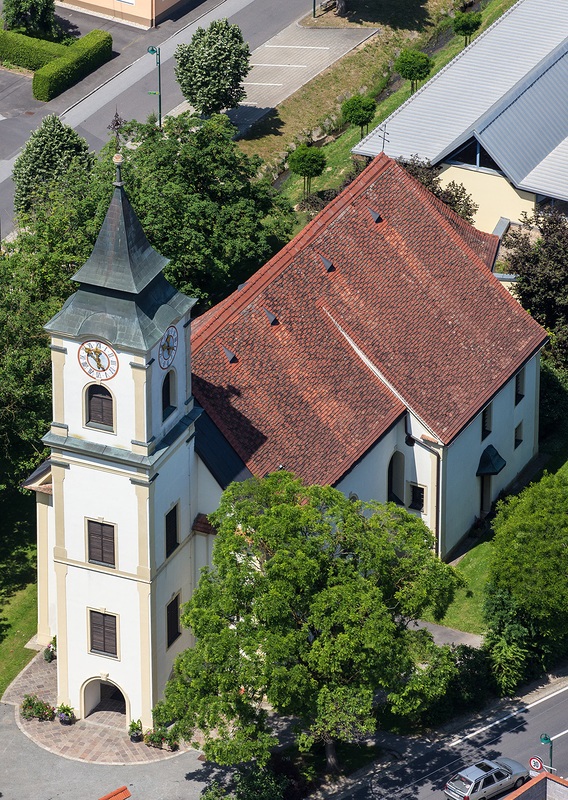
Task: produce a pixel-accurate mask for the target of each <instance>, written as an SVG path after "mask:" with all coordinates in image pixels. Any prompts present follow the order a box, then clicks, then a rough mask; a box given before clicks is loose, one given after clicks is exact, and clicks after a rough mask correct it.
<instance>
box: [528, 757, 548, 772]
mask: <svg viewBox="0 0 568 800" xmlns="http://www.w3.org/2000/svg"><path fill="white" fill-rule="evenodd" d="M529 766H530V768H531V769H532V770H534V771H535V772H542V770H543V769H544V764H543V763H542V758H539V757H538V756H531V758H530V759H529Z"/></svg>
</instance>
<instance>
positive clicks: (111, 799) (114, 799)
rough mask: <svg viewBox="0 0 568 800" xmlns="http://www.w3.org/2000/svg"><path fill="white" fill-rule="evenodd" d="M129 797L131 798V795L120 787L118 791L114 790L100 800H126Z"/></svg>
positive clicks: (124, 787)
mask: <svg viewBox="0 0 568 800" xmlns="http://www.w3.org/2000/svg"><path fill="white" fill-rule="evenodd" d="M129 797H132V795H131V794H130V792H129V791H128V789H127V788H126V786H121V787H120V789H115V790H114V792H110V793H109V794H105V796H104V797H101V798H100V800H128V798H129Z"/></svg>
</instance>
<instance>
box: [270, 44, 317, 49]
mask: <svg viewBox="0 0 568 800" xmlns="http://www.w3.org/2000/svg"><path fill="white" fill-rule="evenodd" d="M264 46H265V47H282V48H288V49H291V50H331V48H330V47H316V46H315V45H311V44H265V45H264Z"/></svg>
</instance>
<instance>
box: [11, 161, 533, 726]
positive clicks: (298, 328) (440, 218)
mask: <svg viewBox="0 0 568 800" xmlns="http://www.w3.org/2000/svg"><path fill="white" fill-rule="evenodd" d="M114 159H115V163H116V166H117V174H116V180H115V182H114V191H113V196H112V199H111V202H110V205H109V209H108V212H107V214H106V217H105V220H104V223H103V225H102V227H101V230H100V232H99V236H98V238H97V242H96V244H95V247H94V248H93V252H92V254H91V256H90V257H89V259H88V260H87V262H86V263H85V264H84V265H83V266H82V267H81V268H80V269H79V270H78V272H77V273H76V274H75V276H74V280H75V281H77V283H78V288H77V291H76V292H75V293H74V294H73V295H72V296H71V297H69V298H68V300H67V301H66V302H65V304H64V306H63V307H62V308H61V310H60V311H59V312H58V313H57V314H55V316H54V317H53V318H52V319H51V320H49V322H48V323H47V324H46V326H45V330H46V332H47V333H48V334H49V336H50V349H51V357H52V374H53V420H52V422H51V425H50V429H49V431H48V432H47V434H46V435H45V436H44V439H43V441H44V443H45V445H46V446H47V447H49V448H50V451H51V455H50V458H49V459H48V460H47V461H46V462H45V463H44V464H42V465H41V467H39V468H38V469H37V470H36V471H35V472H34V473H33V474H32V475H31V476H30V478H29V479H28V481H27V482H26V484H25V485H26V487H27V488H29V489H32V490H33V491H35V493H36V500H37V519H38V556H37V563H38V568H37V569H38V629H37V640H38V643H39V644H40V645H42V646H47V645H48V644H49V643H50V642H51V641H52V639H53V637H54V636H56V637H57V659H56V667H57V703H58V704H59V703H65V704H66V705H70V706H71V707H73V708H74V710H75V715H76V717H78V718H83V717H87V716H89V714H91V713H92V712H93V711H95V710H96V709H103V708H107V703H108V702H112V707H113V709H115V710H116V709H121V710H122V712H123V713H124V728H125V730H126V729H127V728H128V724H129V722H130V721H131V720H138V719H140V720H141V723H142V725H143V727H144V728H150V727H152V724H153V720H152V708H153V707H154V706H155V704H156V702H157V701H158V700H160V699H161V697H162V696H163V691H164V686H165V685H166V682H167V680H168V678H169V676H170V675H171V671H172V667H173V664H174V661H175V658H176V656H178V655H179V654H180V653H181V652H182V651H184V650H185V649H187V648H188V647H190V646H191V643H192V638H191V633H190V631H189V630H188V629H185V628H183V627H182V625H181V623H180V609H181V608H182V606H183V604H184V603H185V602H187V601H188V600H189V598H190V597H191V596H192V593H193V591H194V589H195V587H196V585H197V582H198V580H199V575H200V569H201V567H202V566H203V565H205V564H208V563H210V561H211V553H212V547H213V542H214V539H215V531H214V530H213V528H212V527H211V524H210V523H209V520H208V518H207V515H208V514H210V513H211V512H212V511H213V510H215V509H216V508H217V506H218V503H219V498H220V496H221V493H222V491H223V489H224V488H225V487H226V486H227V485H228V484H229V483H230V482H231V481H234V480H243V479H244V478H246V477H248V476H250V475H258V476H262V475H265V474H266V473H269V472H271V471H273V470H278V469H281V468H284V469H287V470H290V471H291V472H294V473H296V474H297V475H298V476H300V477H301V478H302V479H303V480H304V481H306V482H307V483H320V484H333V485H334V486H336V487H338V488H339V489H341V490H342V491H343V492H345V494H346V495H357V496H358V497H360V498H361V499H362V500H371V499H374V500H378V501H387V500H390V501H392V502H395V503H398V504H399V505H401V506H404V507H405V508H407V509H408V510H409V511H410V512H411V513H413V514H416V515H417V516H418V517H419V518H421V519H422V520H424V522H425V523H426V524H427V525H429V526H430V528H431V529H432V530H433V531H434V533H435V536H436V547H437V552H438V553H439V554H440V555H441V556H443V557H445V556H446V555H447V554H448V553H449V552H450V551H451V550H452V549H453V548H454V547H455V546H456V544H457V543H458V542H459V540H460V539H461V537H462V536H463V535H464V534H465V533H466V532H467V530H468V528H469V527H470V526H471V525H472V523H473V522H474V521H475V519H476V518H477V517H479V516H480V515H482V514H483V513H485V512H486V511H487V510H488V509H489V507H490V505H491V503H492V501H493V500H495V498H496V497H497V495H498V493H499V492H500V490H501V489H502V488H504V487H505V486H507V484H508V483H510V482H511V481H512V480H513V479H514V478H515V476H516V475H517V473H518V472H519V471H520V470H521V469H522V468H523V467H524V466H525V464H526V463H527V462H528V461H529V460H530V459H531V458H532V457H533V455H534V454H535V453H536V450H537V442H538V376H539V351H540V348H541V347H542V346H543V344H544V342H545V340H546V334H545V332H544V331H543V329H542V328H540V326H539V325H538V324H537V323H536V322H535V321H534V320H533V319H532V318H531V317H530V316H529V315H528V314H526V313H525V312H524V311H523V309H522V308H521V307H520V305H519V304H518V303H517V302H516V301H515V300H514V299H513V298H512V297H511V296H510V295H509V293H508V292H507V291H506V290H505V289H504V288H503V287H502V286H501V285H500V284H499V283H498V281H497V280H496V279H495V278H494V276H493V275H492V274H491V265H492V262H493V259H494V258H495V252H496V248H497V244H498V240H497V237H495V236H492V235H490V234H485V233H482V232H481V231H478V230H476V229H475V228H473V227H471V226H470V225H468V224H466V223H465V222H464V221H463V220H462V219H460V218H459V217H458V216H457V215H456V214H454V212H452V211H450V210H449V209H448V208H447V207H446V206H445V205H444V204H443V203H441V202H440V201H438V200H437V199H435V198H434V197H433V196H432V195H430V194H429V193H428V192H427V191H426V190H425V189H424V188H423V187H422V186H421V185H420V184H419V183H417V182H416V181H415V180H414V179H413V178H411V177H410V176H409V175H408V173H407V172H405V171H404V170H403V169H402V168H401V167H399V166H398V165H397V164H396V163H395V162H394V161H392V160H391V159H390V158H388V157H387V156H385V155H382V156H380V157H378V158H376V159H375V160H374V161H373V163H372V164H371V165H370V166H369V167H368V168H367V169H366V170H365V171H364V172H363V173H362V174H361V175H360V176H359V177H358V178H357V179H356V180H355V181H353V183H352V184H351V185H350V186H349V187H348V188H347V189H346V190H345V191H344V192H343V193H342V194H341V195H339V197H337V198H336V199H335V200H334V201H333V202H331V203H330V204H329V205H328V206H327V208H326V209H325V210H324V211H323V212H322V213H320V214H319V215H318V216H317V217H316V218H315V219H314V220H313V221H312V222H310V223H309V224H308V225H307V227H306V228H305V229H304V230H303V231H302V232H301V233H300V234H299V235H298V236H297V237H296V238H295V239H294V240H293V241H291V242H290V243H289V244H288V245H287V246H286V247H285V248H284V249H283V250H282V251H281V252H280V253H278V255H276V256H275V257H274V258H273V259H272V260H271V261H269V262H268V263H267V264H266V265H265V266H264V267H263V268H262V269H260V270H259V271H258V272H257V273H256V274H255V275H253V276H252V277H251V278H250V279H249V280H248V281H247V282H246V283H245V284H243V285H242V286H241V287H240V288H239V289H238V290H237V291H236V292H234V293H233V294H232V295H230V296H229V297H228V298H227V299H226V300H224V301H223V302H222V303H220V304H219V305H217V306H215V307H214V308H212V309H211V310H210V311H208V312H207V313H205V314H203V315H202V316H201V317H199V318H197V319H196V320H193V321H192V320H191V309H192V306H193V304H194V301H193V300H191V299H190V298H188V297H186V296H185V295H183V294H182V293H181V292H178V291H176V289H175V288H174V287H173V286H172V285H171V284H169V283H168V281H167V280H166V278H165V277H164V275H163V267H164V266H165V264H166V259H164V258H163V257H162V256H161V255H160V254H159V253H157V252H156V251H155V250H154V248H153V247H152V246H151V244H150V242H149V241H148V240H147V238H146V236H145V234H144V231H143V230H142V226H141V225H140V222H139V220H138V218H137V217H136V214H135V212H134V210H133V208H132V206H131V205H130V203H129V200H128V197H127V195H126V191H125V188H124V185H123V182H122V179H121V166H120V164H121V156H120V154H116V155H115V156H114ZM196 401H197V402H196Z"/></svg>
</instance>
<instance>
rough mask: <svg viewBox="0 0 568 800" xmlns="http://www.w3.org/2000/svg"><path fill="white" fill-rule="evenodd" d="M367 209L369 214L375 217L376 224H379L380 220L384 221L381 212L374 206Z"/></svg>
mask: <svg viewBox="0 0 568 800" xmlns="http://www.w3.org/2000/svg"><path fill="white" fill-rule="evenodd" d="M367 210H368V212H369V214H370V215H371V216H372V217H373V222H374V223H375V225H377V224H378V223H379V222H382V221H383V218H382V217H381V215H380V214H379V212H378V211H374V210H373V209H372V208H368V207H367Z"/></svg>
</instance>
